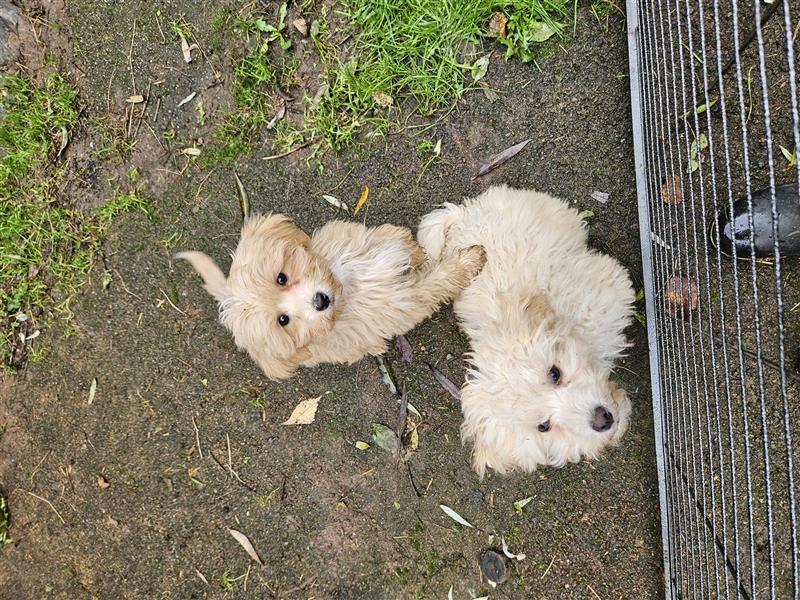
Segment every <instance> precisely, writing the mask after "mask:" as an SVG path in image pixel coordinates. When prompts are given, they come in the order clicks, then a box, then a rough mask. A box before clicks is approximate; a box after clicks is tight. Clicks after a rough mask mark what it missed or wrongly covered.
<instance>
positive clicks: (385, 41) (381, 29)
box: [307, 0, 568, 150]
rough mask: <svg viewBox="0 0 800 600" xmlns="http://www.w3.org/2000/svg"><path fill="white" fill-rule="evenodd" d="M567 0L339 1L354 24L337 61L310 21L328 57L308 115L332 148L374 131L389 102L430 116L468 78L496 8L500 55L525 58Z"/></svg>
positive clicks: (321, 28) (387, 117)
mask: <svg viewBox="0 0 800 600" xmlns="http://www.w3.org/2000/svg"><path fill="white" fill-rule="evenodd" d="M567 4H568V0H407V1H405V2H396V1H395V0H345V1H344V10H343V13H344V15H345V17H346V19H347V20H348V21H349V22H350V24H351V25H352V27H353V30H354V32H355V33H354V39H355V45H354V48H353V51H352V53H351V56H352V58H350V59H348V60H347V61H346V62H343V61H341V60H339V58H338V57H337V56H336V54H335V52H334V51H333V49H332V47H331V44H330V42H328V41H327V37H328V34H327V24H325V23H321V24H318V23H319V20H318V21H315V22H314V24H313V25H312V37H313V39H314V41H315V43H316V45H317V48H318V51H319V52H320V55H321V56H322V58H323V60H328V61H329V63H330V67H329V69H328V71H327V83H328V91H327V93H326V94H324V95H323V97H322V98H321V99H320V101H319V103H318V104H317V105H316V106H315V107H313V108H312V109H311V110H310V111H309V112H308V114H307V121H309V125H310V127H311V128H312V129H314V130H315V131H316V132H317V133H318V134H319V135H320V136H321V137H322V138H323V139H324V140H325V141H326V142H327V144H328V145H329V146H330V147H331V148H333V149H336V150H338V149H340V148H342V147H344V146H346V145H348V144H350V143H352V142H353V141H354V139H355V138H356V135H357V132H358V131H359V130H360V129H361V128H363V127H364V126H365V125H371V126H372V129H373V131H375V132H376V133H380V132H381V131H383V130H385V129H386V128H388V127H389V126H390V122H391V120H392V119H393V118H395V114H394V112H393V110H394V109H393V108H392V107H385V106H382V104H384V105H385V104H386V103H387V102H386V98H387V97H388V98H390V99H391V101H392V106H397V105H398V104H400V103H406V105H407V106H408V107H409V109H410V110H415V111H417V112H419V113H420V114H423V115H431V114H433V113H435V112H437V111H440V110H442V109H445V108H447V107H448V106H450V105H451V104H452V103H453V102H454V101H455V100H457V99H458V98H460V97H461V96H462V95H463V94H464V92H465V91H466V89H468V87H469V86H470V85H471V83H472V77H471V74H472V73H473V72H474V71H475V68H476V65H475V61H476V60H477V59H478V58H479V56H480V55H482V54H484V53H485V51H486V50H482V49H481V48H482V42H483V41H484V40H485V39H487V38H489V37H491V36H490V34H489V33H488V23H489V20H490V19H491V17H492V15H493V14H495V13H496V12H502V13H503V14H504V15H505V17H506V18H507V19H508V22H507V25H506V27H507V35H506V37H497V38H496V39H497V41H498V42H499V43H500V44H502V46H503V47H504V49H505V56H506V58H513V57H517V58H519V59H521V60H522V61H524V62H527V61H531V60H533V59H534V58H535V56H536V49H537V47H538V46H539V45H540V44H541V43H542V42H544V41H546V40H548V39H550V38H551V37H553V36H555V37H558V38H560V37H563V26H562V24H561V23H560V19H562V18H563V17H564V16H565V14H566V7H567Z"/></svg>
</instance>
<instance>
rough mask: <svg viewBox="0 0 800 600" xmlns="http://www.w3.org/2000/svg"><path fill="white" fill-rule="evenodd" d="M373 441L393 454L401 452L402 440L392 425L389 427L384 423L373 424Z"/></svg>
mask: <svg viewBox="0 0 800 600" xmlns="http://www.w3.org/2000/svg"><path fill="white" fill-rule="evenodd" d="M372 441H373V442H375V445H376V446H378V447H379V448H383V449H384V450H387V451H389V452H391V453H392V454H397V453H398V452H400V441H399V440H398V439H397V434H396V433H395V432H394V430H393V429H392V428H391V427H387V426H386V425H384V424H383V423H373V424H372Z"/></svg>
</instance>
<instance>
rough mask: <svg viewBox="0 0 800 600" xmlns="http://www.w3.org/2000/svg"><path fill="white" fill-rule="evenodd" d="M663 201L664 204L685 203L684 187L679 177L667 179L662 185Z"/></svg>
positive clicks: (674, 176)
mask: <svg viewBox="0 0 800 600" xmlns="http://www.w3.org/2000/svg"><path fill="white" fill-rule="evenodd" d="M661 200H663V202H664V204H680V203H681V202H683V187H682V186H681V178H680V176H678V175H673V176H671V177H667V179H666V181H664V183H662V184H661Z"/></svg>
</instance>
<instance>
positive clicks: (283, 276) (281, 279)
mask: <svg viewBox="0 0 800 600" xmlns="http://www.w3.org/2000/svg"><path fill="white" fill-rule="evenodd" d="M275 281H277V282H278V285H286V282H287V281H289V278H288V277H286V273H278V278H277V279H276V280H275ZM287 323H288V321H287Z"/></svg>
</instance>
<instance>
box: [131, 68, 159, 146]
mask: <svg viewBox="0 0 800 600" xmlns="http://www.w3.org/2000/svg"><path fill="white" fill-rule="evenodd" d="M152 84H153V82H152V81H148V82H147V91H146V92H145V93H144V103H143V104H142V112H141V113H139V120H138V121H137V122H136V130H135V131H134V132H133V139H136V137H137V136H138V135H139V128H140V127H141V126H142V120H143V119H144V113H145V111H146V110H147V103H148V102H150V87H151V86H152ZM159 100H161V98H159Z"/></svg>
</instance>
